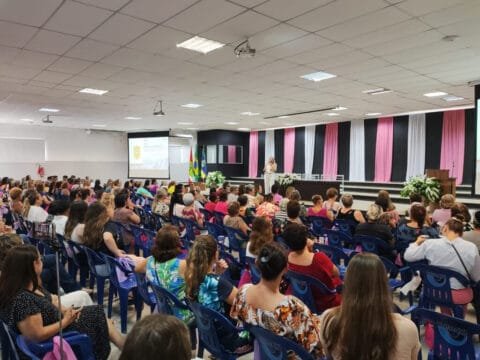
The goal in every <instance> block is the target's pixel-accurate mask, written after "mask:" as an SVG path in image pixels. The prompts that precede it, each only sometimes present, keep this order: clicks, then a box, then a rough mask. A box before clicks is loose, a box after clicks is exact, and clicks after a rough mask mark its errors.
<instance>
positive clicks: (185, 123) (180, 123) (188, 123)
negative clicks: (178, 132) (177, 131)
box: [177, 122, 193, 125]
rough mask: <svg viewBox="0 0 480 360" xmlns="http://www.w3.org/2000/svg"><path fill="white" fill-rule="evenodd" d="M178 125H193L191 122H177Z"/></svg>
mask: <svg viewBox="0 0 480 360" xmlns="http://www.w3.org/2000/svg"><path fill="white" fill-rule="evenodd" d="M177 124H178V125H193V123H192V122H178V123H177Z"/></svg>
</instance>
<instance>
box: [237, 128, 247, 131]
mask: <svg viewBox="0 0 480 360" xmlns="http://www.w3.org/2000/svg"><path fill="white" fill-rule="evenodd" d="M238 130H239V131H250V128H238Z"/></svg>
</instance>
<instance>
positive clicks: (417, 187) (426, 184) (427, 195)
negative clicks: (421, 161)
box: [400, 175, 440, 203]
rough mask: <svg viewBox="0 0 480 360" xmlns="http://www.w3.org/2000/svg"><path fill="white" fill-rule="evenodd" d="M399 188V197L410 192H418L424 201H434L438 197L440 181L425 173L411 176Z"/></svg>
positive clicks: (406, 195) (405, 195) (407, 195)
mask: <svg viewBox="0 0 480 360" xmlns="http://www.w3.org/2000/svg"><path fill="white" fill-rule="evenodd" d="M403 185H404V186H403V189H402V190H400V196H401V197H409V196H410V195H411V194H414V193H416V194H419V195H421V196H422V197H423V198H424V199H425V200H426V201H428V202H429V203H430V202H435V201H437V200H438V199H439V198H440V183H439V181H438V180H437V179H435V178H429V177H426V176H425V175H422V176H413V177H411V178H409V179H408V181H406V182H405V183H404V184H403Z"/></svg>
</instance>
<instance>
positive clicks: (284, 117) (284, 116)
mask: <svg viewBox="0 0 480 360" xmlns="http://www.w3.org/2000/svg"><path fill="white" fill-rule="evenodd" d="M289 117H290V116H288V115H282V116H279V117H278V118H279V119H287V118H289ZM267 124H268V123H267Z"/></svg>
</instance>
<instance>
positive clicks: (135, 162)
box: [128, 137, 169, 178]
mask: <svg viewBox="0 0 480 360" xmlns="http://www.w3.org/2000/svg"><path fill="white" fill-rule="evenodd" d="M128 148H129V154H128V156H129V164H130V166H129V176H130V177H134V178H143V177H145V178H148V177H158V178H168V177H169V159H168V137H143V138H129V139H128Z"/></svg>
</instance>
